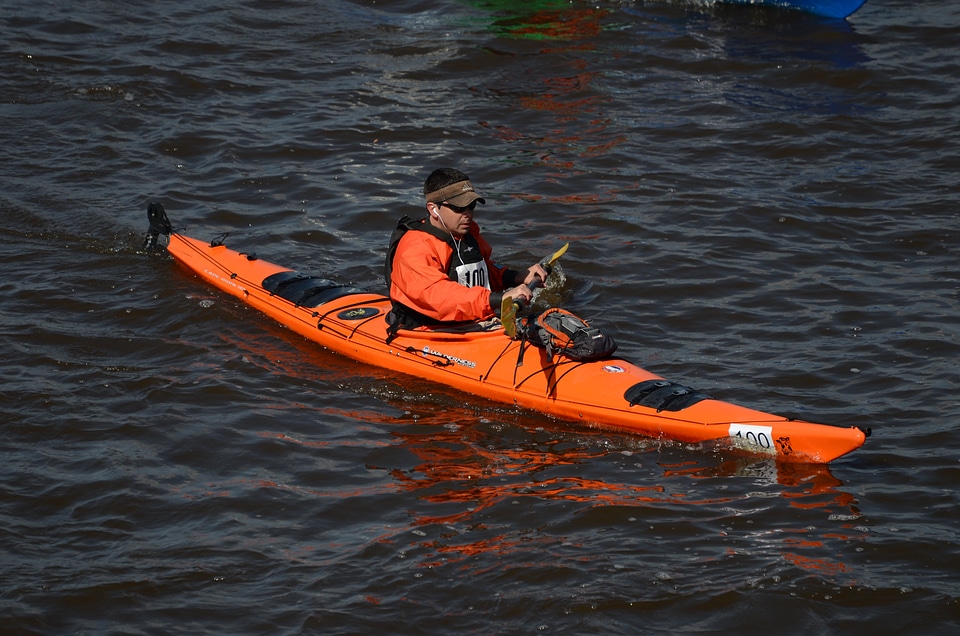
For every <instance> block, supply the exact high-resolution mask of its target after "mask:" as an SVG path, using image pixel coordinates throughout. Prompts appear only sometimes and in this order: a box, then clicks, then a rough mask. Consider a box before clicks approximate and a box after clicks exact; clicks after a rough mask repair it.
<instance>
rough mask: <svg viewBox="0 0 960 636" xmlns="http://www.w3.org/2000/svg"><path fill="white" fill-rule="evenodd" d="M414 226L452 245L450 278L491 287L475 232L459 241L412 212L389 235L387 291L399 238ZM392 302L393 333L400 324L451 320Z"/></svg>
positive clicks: (408, 326)
mask: <svg viewBox="0 0 960 636" xmlns="http://www.w3.org/2000/svg"><path fill="white" fill-rule="evenodd" d="M411 230H414V231H419V232H426V233H427V234H430V235H431V236H434V237H436V238H438V239H440V240H441V241H443V242H444V243H446V244H447V245H449V246H450V249H451V252H452V253H451V257H450V261H449V263H447V267H446V273H447V276H448V277H449V278H450V280H452V281H455V282H457V283H460V284H461V285H463V286H465V287H475V286H481V287H485V288H487V289H491V281H490V269H489V267H488V266H487V262H486V260H485V259H484V257H483V253H482V250H481V249H480V244H479V242H478V241H477V239H476V237H475V236H473V234H471V233H468V234H466V235H465V236H464V237H463V238H462V239H460V240H459V242H458V241H455V240H454V239H453V237H452V236H451V235H450V234H449V233H447V232H444V231H443V230H441V229H439V228H437V227H435V226H434V225H433V224H431V223H430V222H429V220H428V219H426V218H423V219H411V218H410V217H409V216H404V217H403V218H401V219H400V220H399V221H398V222H397V227H396V228H395V229H394V230H393V234H391V236H390V244H389V247H388V249H387V256H386V260H385V263H384V278H385V280H386V283H387V293H388V294H389V291H390V289H391V277H392V274H393V261H394V258H395V257H396V253H397V246H398V245H399V243H400V239H402V238H403V236H404V235H405V234H406V233H407V232H409V231H411ZM391 304H392V306H393V311H392V312H391V313H392V317H391V318H392V320H391V334H394V335H395V333H396V330H397V329H401V328H403V329H415V328H417V327H420V326H424V325H429V326H437V325H448V324H449V323H447V322H443V321H440V320H437V319H435V318H432V317H430V316H426V315H424V314H422V313H420V312H419V311H416V310H414V309H412V308H410V307H407V306H406V305H404V304H402V303H399V302H397V301H395V300H392V299H391Z"/></svg>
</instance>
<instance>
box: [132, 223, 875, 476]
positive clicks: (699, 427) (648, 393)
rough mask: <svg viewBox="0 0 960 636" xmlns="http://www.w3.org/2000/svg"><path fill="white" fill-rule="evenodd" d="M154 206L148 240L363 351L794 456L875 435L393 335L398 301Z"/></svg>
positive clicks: (501, 398) (585, 410)
mask: <svg viewBox="0 0 960 636" xmlns="http://www.w3.org/2000/svg"><path fill="white" fill-rule="evenodd" d="M148 217H149V218H150V230H149V232H148V235H147V237H146V239H145V242H144V245H145V246H146V247H147V248H150V249H155V248H156V247H157V245H158V240H159V239H158V236H159V235H160V234H168V235H169V243H168V245H167V251H168V252H169V253H170V254H171V255H172V256H173V257H174V258H175V259H176V260H177V261H178V262H179V263H181V264H182V265H183V266H185V267H186V268H187V269H189V270H190V271H192V272H193V273H194V274H196V275H197V276H199V277H200V278H201V279H203V280H204V281H206V282H207V283H209V284H211V285H213V286H214V287H216V288H218V289H220V290H221V291H223V292H226V293H227V294H230V295H232V296H234V297H236V298H239V299H241V300H243V301H244V302H246V303H247V304H249V305H250V306H252V307H254V308H255V309H257V310H259V311H261V312H263V313H264V314H266V315H267V316H269V317H271V318H273V319H274V320H276V321H277V322H279V323H281V324H282V325H285V326H287V327H288V328H290V329H292V330H293V331H295V332H297V333H299V334H300V335H302V336H304V337H305V338H307V339H309V340H312V341H314V342H316V343H318V344H320V345H321V346H323V347H326V348H328V349H330V350H332V351H336V352H338V353H340V354H342V355H345V356H348V357H350V358H353V359H355V360H359V361H361V362H365V363H368V364H372V365H376V366H380V367H385V368H389V369H393V370H395V371H398V372H401V373H405V374H408V375H411V376H415V377H418V378H423V379H426V380H430V381H433V382H437V383H441V384H445V385H447V386H450V387H454V388H456V389H458V390H462V391H465V392H467V393H471V394H474V395H478V396H481V397H484V398H487V399H490V400H493V401H496V402H500V403H504V404H509V405H516V406H519V407H522V408H525V409H531V410H534V411H539V412H541V413H544V414H548V415H550V416H552V417H555V418H559V419H563V420H569V421H573V422H579V423H581V424H584V425H587V426H591V427H598V428H604V429H607V430H612V431H618V432H626V433H632V434H638V435H643V436H647V437H654V438H661V439H670V440H677V441H682V442H693V443H708V444H716V445H718V446H721V447H725V448H731V449H734V450H736V451H740V452H745V453H749V454H756V455H766V456H770V457H774V458H776V459H777V460H779V461H785V462H806V463H826V462H830V461H832V460H834V459H836V458H838V457H840V456H842V455H845V454H846V453H849V452H851V451H853V450H855V449H857V448H859V447H860V446H861V445H863V443H864V440H865V439H866V436H867V435H868V434H869V431H863V430H861V429H859V428H856V427H851V428H841V427H836V426H828V425H823V424H814V423H810V422H803V421H798V420H792V419H788V418H785V417H781V416H777V415H772V414H770V413H764V412H761V411H756V410H753V409H749V408H746V407H742V406H737V405H735V404H731V403H728V402H723V401H720V400H717V399H714V398H713V397H711V396H709V395H706V394H704V393H701V392H699V391H696V390H694V389H691V388H689V387H685V386H682V385H680V384H677V383H675V382H670V381H668V380H665V379H663V378H661V377H660V376H657V375H655V374H653V373H651V372H649V371H647V370H645V369H642V368H640V367H638V366H635V365H633V364H631V363H630V362H628V361H626V360H623V359H620V358H611V359H606V360H599V361H592V362H576V361H573V360H569V359H566V358H564V357H563V356H555V357H554V359H552V360H551V359H550V358H549V357H548V356H547V354H546V352H545V351H544V350H543V349H539V348H537V347H535V346H533V345H531V344H530V343H529V342H527V341H526V340H525V339H523V340H513V339H511V338H510V337H508V336H507V335H506V334H505V333H504V332H503V331H499V330H498V331H494V332H489V331H488V332H469V333H454V332H443V331H421V330H412V331H411V330H403V329H401V330H400V331H399V332H397V334H396V336H395V337H393V338H391V337H390V336H389V335H388V326H389V323H388V318H387V315H388V313H389V312H390V309H391V304H390V300H389V298H387V297H385V296H383V295H382V294H376V293H371V292H369V291H365V290H362V289H358V288H355V287H350V286H346V285H340V284H337V283H334V282H332V281H330V280H327V279H324V278H319V277H315V276H308V275H305V274H301V273H299V272H296V271H294V270H291V269H288V268H286V267H282V266H280V265H276V264H273V263H270V262H267V261H264V260H260V259H259V258H257V257H256V256H255V255H252V254H250V255H248V254H242V253H240V252H237V251H234V250H232V249H229V248H228V247H226V246H225V245H223V241H222V240H215V241H213V242H205V241H201V240H198V239H194V238H190V237H187V236H184V235H182V234H179V233H177V232H175V231H173V230H172V229H171V227H170V223H169V221H168V220H167V218H166V214H165V213H164V211H163V207H162V206H161V205H159V204H151V205H150V208H149V211H148ZM521 356H523V357H521ZM521 359H522V360H523V361H524V362H523V365H522V366H520V365H518V364H517V362H518V360H521Z"/></svg>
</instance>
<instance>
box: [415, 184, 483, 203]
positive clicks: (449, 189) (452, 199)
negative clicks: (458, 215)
mask: <svg viewBox="0 0 960 636" xmlns="http://www.w3.org/2000/svg"><path fill="white" fill-rule="evenodd" d="M444 201H446V202H447V203H450V204H452V205H455V206H457V207H458V208H465V207H467V206H468V205H470V204H471V203H473V202H474V201H479V202H480V203H483V204H484V205H486V204H487V202H486V201H485V200H484V199H483V197H482V196H480V195H479V194H477V191H476V190H474V189H473V184H472V183H470V182H469V181H457V182H456V183H451V184H450V185H448V186H444V187H442V188H440V189H439V190H434V191H433V192H428V193H427V203H443V202H444Z"/></svg>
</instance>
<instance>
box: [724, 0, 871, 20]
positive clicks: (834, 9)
mask: <svg viewBox="0 0 960 636" xmlns="http://www.w3.org/2000/svg"><path fill="white" fill-rule="evenodd" d="M723 1H724V2H730V3H735V4H766V5H770V6H774V7H783V8H785V9H799V10H801V11H807V12H809V13H815V14H816V15H822V16H824V17H827V18H840V19H843V18H846V17H847V16H849V15H851V14H853V12H855V11H856V10H857V9H859V8H860V7H862V6H863V3H864V2H866V0H723Z"/></svg>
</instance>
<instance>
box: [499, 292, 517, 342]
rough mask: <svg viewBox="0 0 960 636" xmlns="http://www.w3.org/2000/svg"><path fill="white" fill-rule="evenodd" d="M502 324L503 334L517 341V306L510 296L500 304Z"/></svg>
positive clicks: (505, 297) (504, 298)
mask: <svg viewBox="0 0 960 636" xmlns="http://www.w3.org/2000/svg"><path fill="white" fill-rule="evenodd" d="M500 322H501V323H503V333H505V334H507V336H509V337H510V338H511V339H512V340H516V339H517V304H516V303H515V302H513V299H512V298H510V297H509V296H504V297H503V302H501V303H500Z"/></svg>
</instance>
